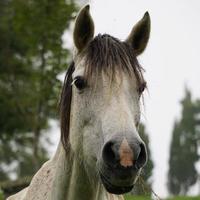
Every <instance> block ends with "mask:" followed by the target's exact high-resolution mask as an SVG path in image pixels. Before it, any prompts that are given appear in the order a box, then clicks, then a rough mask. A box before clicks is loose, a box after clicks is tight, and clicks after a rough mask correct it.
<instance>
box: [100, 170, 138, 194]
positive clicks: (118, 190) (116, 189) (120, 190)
mask: <svg viewBox="0 0 200 200" xmlns="http://www.w3.org/2000/svg"><path fill="white" fill-rule="evenodd" d="M100 177H101V181H102V183H103V185H104V187H105V189H106V190H107V192H109V193H112V194H117V195H120V194H124V193H127V192H130V191H131V190H132V189H133V187H134V185H130V186H116V185H113V184H112V183H110V182H109V180H107V179H106V178H105V177H104V176H103V175H102V174H100Z"/></svg>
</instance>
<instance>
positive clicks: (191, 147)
mask: <svg viewBox="0 0 200 200" xmlns="http://www.w3.org/2000/svg"><path fill="white" fill-rule="evenodd" d="M181 104H182V114H181V119H180V120H179V121H176V122H175V124H174V129H173V135H172V142H171V148H170V159H169V172H168V189H169V192H170V193H171V194H174V195H177V194H183V195H185V194H186V193H187V191H188V189H189V188H190V186H191V185H193V184H195V183H196V181H197V179H198V172H197V170H196V168H195V163H196V162H197V161H198V160H199V155H198V141H199V138H200V137H199V133H200V132H199V130H198V125H199V119H197V116H198V115H199V114H200V106H199V105H200V104H199V101H198V100H197V101H195V102H194V101H193V100H192V97H191V93H190V91H189V90H188V89H186V91H185V97H184V99H183V100H182V102H181Z"/></svg>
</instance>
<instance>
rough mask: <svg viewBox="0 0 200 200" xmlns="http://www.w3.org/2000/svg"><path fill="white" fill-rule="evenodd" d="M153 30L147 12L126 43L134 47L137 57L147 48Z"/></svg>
mask: <svg viewBox="0 0 200 200" xmlns="http://www.w3.org/2000/svg"><path fill="white" fill-rule="evenodd" d="M150 29H151V20H150V16H149V13H148V12H146V13H145V14H144V16H143V18H142V19H141V20H140V21H139V22H138V23H137V24H136V25H135V26H134V27H133V29H132V31H131V33H130V35H129V36H128V38H127V39H126V42H128V43H129V44H131V45H132V47H133V49H134V50H135V54H136V56H138V55H140V54H141V53H142V52H143V51H144V50H145V48H146V46H147V43H148V40H149V36H150Z"/></svg>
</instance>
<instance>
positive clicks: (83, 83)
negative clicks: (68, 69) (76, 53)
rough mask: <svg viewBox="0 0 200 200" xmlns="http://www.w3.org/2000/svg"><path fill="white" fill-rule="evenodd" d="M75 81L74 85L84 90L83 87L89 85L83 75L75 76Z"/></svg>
mask: <svg viewBox="0 0 200 200" xmlns="http://www.w3.org/2000/svg"><path fill="white" fill-rule="evenodd" d="M73 82H74V85H75V86H76V87H77V88H78V89H79V90H82V89H84V88H85V87H86V86H87V84H86V81H85V79H84V78H83V77H81V76H77V77H75V78H74V81H73Z"/></svg>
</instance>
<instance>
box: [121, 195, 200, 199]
mask: <svg viewBox="0 0 200 200" xmlns="http://www.w3.org/2000/svg"><path fill="white" fill-rule="evenodd" d="M124 197H125V200H152V199H151V197H148V196H132V195H125V196H124ZM166 200H200V196H198V197H187V196H185V197H183V196H177V197H173V198H168V199H166Z"/></svg>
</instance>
